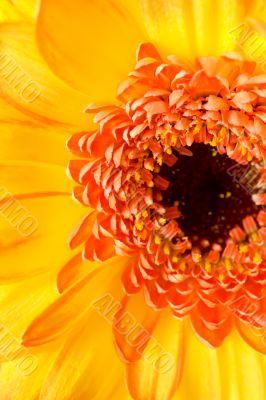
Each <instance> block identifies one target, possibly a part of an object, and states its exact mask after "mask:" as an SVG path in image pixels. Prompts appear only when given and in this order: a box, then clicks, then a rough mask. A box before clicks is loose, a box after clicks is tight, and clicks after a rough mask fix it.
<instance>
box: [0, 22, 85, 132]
mask: <svg viewBox="0 0 266 400" xmlns="http://www.w3.org/2000/svg"><path fill="white" fill-rule="evenodd" d="M22 43H23V45H22ZM0 48H1V51H0V88H1V90H0V95H1V97H2V98H3V99H4V100H5V101H6V103H8V104H9V105H11V106H12V107H13V109H15V110H18V111H20V112H21V113H23V114H24V115H26V116H27V118H28V119H33V120H34V121H37V122H38V123H42V124H44V125H50V126H52V127H54V128H57V127H58V126H59V127H64V128H65V129H67V130H68V131H77V130H78V129H84V128H85V129H87V128H88V126H89V121H90V119H89V117H88V115H86V114H85V113H84V112H83V110H84V108H85V107H86V106H87V104H88V102H89V101H88V99H87V98H86V97H84V96H83V95H81V94H80V93H79V92H76V91H75V90H73V89H71V88H70V87H69V86H68V85H66V84H65V83H63V82H62V81H61V80H60V79H58V78H57V77H56V76H55V75H54V74H53V73H52V72H51V71H50V70H49V68H48V66H47V65H46V64H45V61H44V60H43V59H42V57H41V56H40V54H39V51H38V49H37V46H36V43H35V42H34V24H30V23H27V24H3V25H2V26H1V29H0ZM2 113H3V112H2ZM2 113H1V114H2ZM2 115H3V114H2Z"/></svg>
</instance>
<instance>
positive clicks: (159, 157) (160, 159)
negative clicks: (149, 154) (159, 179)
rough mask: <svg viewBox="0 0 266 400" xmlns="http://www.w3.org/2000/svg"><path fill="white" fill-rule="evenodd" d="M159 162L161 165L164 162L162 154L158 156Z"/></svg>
mask: <svg viewBox="0 0 266 400" xmlns="http://www.w3.org/2000/svg"><path fill="white" fill-rule="evenodd" d="M156 161H157V163H158V164H159V165H162V164H163V157H162V156H161V155H160V156H158V157H157V160H156Z"/></svg>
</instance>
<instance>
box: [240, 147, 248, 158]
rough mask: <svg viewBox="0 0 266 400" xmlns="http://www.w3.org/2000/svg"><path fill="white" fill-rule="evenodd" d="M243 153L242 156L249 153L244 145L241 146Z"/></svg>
mask: <svg viewBox="0 0 266 400" xmlns="http://www.w3.org/2000/svg"><path fill="white" fill-rule="evenodd" d="M241 153H242V156H245V155H246V154H247V149H246V148H245V147H243V146H242V148H241Z"/></svg>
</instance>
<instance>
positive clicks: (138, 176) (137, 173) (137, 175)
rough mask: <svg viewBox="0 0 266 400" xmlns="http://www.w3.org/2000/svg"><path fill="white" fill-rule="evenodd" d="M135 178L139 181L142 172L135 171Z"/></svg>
mask: <svg viewBox="0 0 266 400" xmlns="http://www.w3.org/2000/svg"><path fill="white" fill-rule="evenodd" d="M135 180H136V181H137V182H139V181H140V173H139V172H137V171H136V172H135Z"/></svg>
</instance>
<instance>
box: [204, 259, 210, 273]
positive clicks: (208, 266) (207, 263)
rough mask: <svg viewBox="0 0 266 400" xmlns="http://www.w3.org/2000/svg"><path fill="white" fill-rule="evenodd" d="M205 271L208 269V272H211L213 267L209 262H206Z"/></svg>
mask: <svg viewBox="0 0 266 400" xmlns="http://www.w3.org/2000/svg"><path fill="white" fill-rule="evenodd" d="M205 269H206V271H207V272H211V270H212V266H211V263H210V262H209V261H205Z"/></svg>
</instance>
